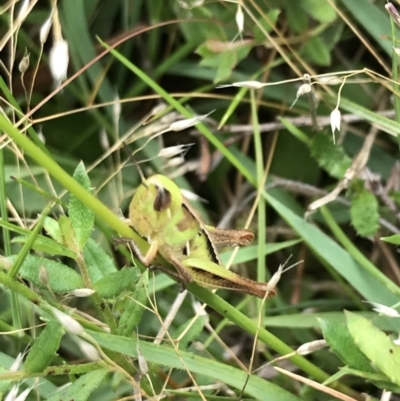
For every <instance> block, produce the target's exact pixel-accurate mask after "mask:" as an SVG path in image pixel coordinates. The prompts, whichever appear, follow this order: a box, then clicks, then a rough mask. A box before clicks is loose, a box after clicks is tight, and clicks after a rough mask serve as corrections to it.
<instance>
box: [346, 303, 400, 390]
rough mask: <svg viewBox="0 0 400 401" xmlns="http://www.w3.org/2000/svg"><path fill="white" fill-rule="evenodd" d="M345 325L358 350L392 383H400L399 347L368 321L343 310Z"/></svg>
mask: <svg viewBox="0 0 400 401" xmlns="http://www.w3.org/2000/svg"><path fill="white" fill-rule="evenodd" d="M345 314H346V322H347V327H348V329H349V332H350V334H351V336H352V337H353V339H354V342H355V343H356V345H357V347H358V348H359V349H360V351H361V352H362V353H363V354H364V355H365V356H366V357H367V358H368V359H369V360H370V361H371V363H372V364H373V365H374V366H375V367H376V368H377V369H379V370H380V371H381V372H382V373H383V374H385V375H386V376H387V377H388V378H389V379H390V380H391V381H392V382H393V383H395V384H397V385H400V369H399V366H400V347H399V346H398V345H396V344H394V343H393V341H392V340H391V339H390V337H389V336H387V335H386V334H385V333H384V332H383V331H381V330H379V329H378V328H376V327H375V326H374V325H373V324H372V323H371V322H370V321H368V320H367V319H365V318H363V317H362V316H359V315H357V314H355V313H352V312H347V311H346V312H345Z"/></svg>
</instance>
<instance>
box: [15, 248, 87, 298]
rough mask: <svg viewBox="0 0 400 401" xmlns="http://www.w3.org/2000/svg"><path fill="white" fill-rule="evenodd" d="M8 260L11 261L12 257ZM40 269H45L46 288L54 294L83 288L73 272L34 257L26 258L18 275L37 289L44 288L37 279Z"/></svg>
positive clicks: (61, 265)
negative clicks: (46, 277) (47, 279)
mask: <svg viewBox="0 0 400 401" xmlns="http://www.w3.org/2000/svg"><path fill="white" fill-rule="evenodd" d="M10 259H11V260H13V257H11V258H10ZM41 267H43V268H45V269H46V271H47V275H48V278H49V283H48V286H49V288H50V289H51V290H52V291H53V292H55V293H64V292H69V291H72V290H75V289H77V288H83V287H84V286H83V280H82V277H81V276H80V275H79V274H78V273H77V272H76V271H75V270H73V269H71V268H70V267H68V266H65V265H63V264H62V263H59V262H55V261H54V260H49V259H46V258H41V257H38V256H34V255H28V256H27V258H26V259H25V261H24V263H23V264H22V266H21V269H20V271H19V274H20V276H21V277H22V278H24V279H26V280H29V281H31V282H32V283H33V284H35V285H36V286H38V287H39V288H46V287H45V286H44V285H43V284H42V283H41V281H40V279H39V272H40V268H41Z"/></svg>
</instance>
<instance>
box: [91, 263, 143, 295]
mask: <svg viewBox="0 0 400 401" xmlns="http://www.w3.org/2000/svg"><path fill="white" fill-rule="evenodd" d="M141 274H142V273H141V271H140V269H139V268H137V267H128V268H125V269H122V270H120V271H117V272H115V273H111V274H109V275H107V276H105V277H103V278H101V279H100V280H98V281H97V282H96V283H95V284H94V290H95V291H96V292H97V293H98V294H99V295H100V296H101V297H102V298H106V299H109V298H113V297H117V296H119V295H121V293H122V292H123V291H126V290H127V289H133V287H134V286H135V285H136V281H137V279H138V278H139V277H140V275H141Z"/></svg>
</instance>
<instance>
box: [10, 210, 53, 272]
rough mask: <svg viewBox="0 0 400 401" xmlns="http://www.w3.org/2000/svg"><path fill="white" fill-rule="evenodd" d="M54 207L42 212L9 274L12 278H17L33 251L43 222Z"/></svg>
mask: <svg viewBox="0 0 400 401" xmlns="http://www.w3.org/2000/svg"><path fill="white" fill-rule="evenodd" d="M51 207H52V205H51V204H50V205H48V206H47V207H46V209H45V210H44V211H43V212H42V215H41V217H40V219H39V220H38V221H37V222H36V225H35V228H34V229H33V230H32V232H31V233H30V234H29V236H28V239H27V241H26V242H25V244H24V246H23V247H22V249H21V251H20V252H19V253H18V257H17V259H16V261H15V262H14V264H13V265H12V268H11V269H10V271H9V272H8V274H9V276H10V277H15V276H16V275H17V274H18V272H19V269H20V268H21V266H22V263H24V260H25V258H26V257H27V255H28V253H29V251H30V250H31V249H32V246H33V243H34V242H35V241H36V238H37V237H38V235H39V231H40V230H41V228H42V225H43V221H44V219H45V218H46V216H47V215H48V213H49V212H50V210H51Z"/></svg>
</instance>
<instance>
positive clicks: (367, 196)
mask: <svg viewBox="0 0 400 401" xmlns="http://www.w3.org/2000/svg"><path fill="white" fill-rule="evenodd" d="M378 207H379V205H378V201H377V199H376V197H375V196H374V195H373V194H372V193H371V192H369V191H367V190H362V191H361V192H359V193H357V194H356V195H355V196H354V198H353V199H352V201H351V209H350V216H351V222H352V224H353V226H354V228H355V230H356V231H357V234H358V235H361V236H363V237H369V236H372V235H374V234H375V233H376V232H377V230H378V228H379V212H378Z"/></svg>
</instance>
